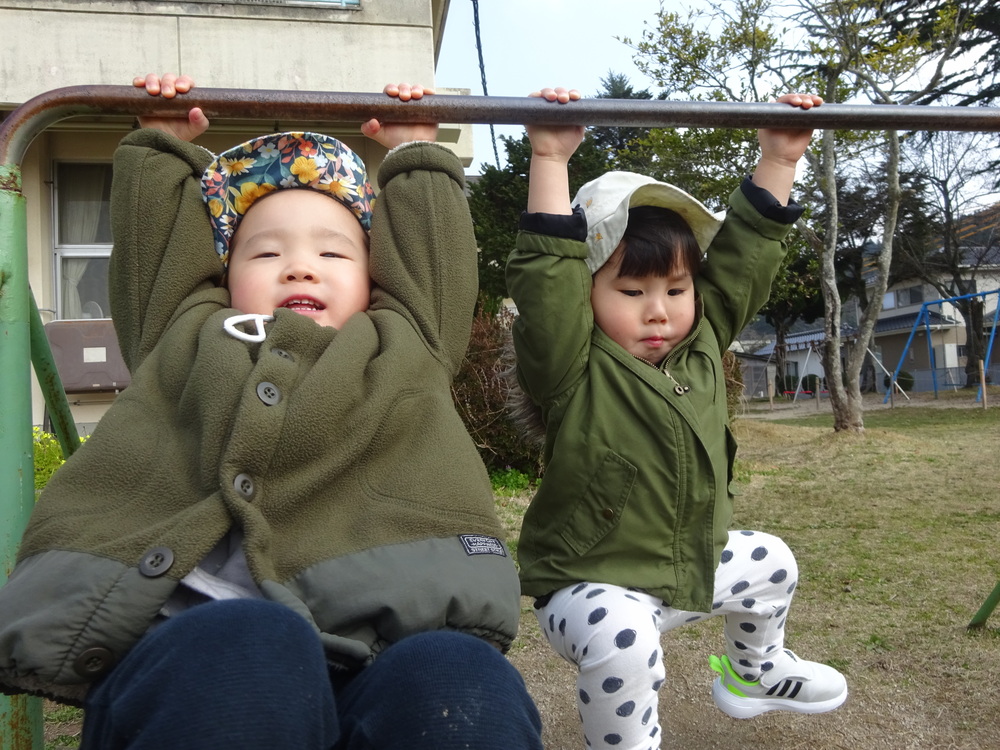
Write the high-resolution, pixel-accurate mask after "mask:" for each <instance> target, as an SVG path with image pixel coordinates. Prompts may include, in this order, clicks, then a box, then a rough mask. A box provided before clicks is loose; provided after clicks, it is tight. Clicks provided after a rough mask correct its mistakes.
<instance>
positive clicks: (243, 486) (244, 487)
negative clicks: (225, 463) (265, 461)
mask: <svg viewBox="0 0 1000 750" xmlns="http://www.w3.org/2000/svg"><path fill="white" fill-rule="evenodd" d="M233 487H235V488H236V491H237V492H239V493H240V494H241V495H242V496H243V497H245V498H246V499H247V500H249V499H250V498H251V497H253V491H254V486H253V479H251V477H250V475H249V474H237V475H236V479H234V480H233Z"/></svg>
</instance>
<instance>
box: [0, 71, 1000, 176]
mask: <svg viewBox="0 0 1000 750" xmlns="http://www.w3.org/2000/svg"><path fill="white" fill-rule="evenodd" d="M193 106H198V107H201V108H202V109H204V110H205V113H206V114H207V115H208V116H209V117H210V118H212V117H228V118H237V119H252V120H254V119H260V120H273V119H275V117H280V118H282V119H292V120H321V121H329V122H361V121H362V120H365V119H368V118H369V117H377V118H379V119H382V120H386V121H392V120H401V119H406V120H409V121H422V122H447V123H491V124H498V125H517V124H524V123H537V124H577V125H610V126H626V127H708V128H759V127H807V128H813V129H816V130H823V129H833V130H970V131H976V130H979V131H1000V108H996V107H939V106H925V105H902V106H894V105H875V104H826V105H824V106H822V107H818V108H816V109H812V110H808V111H804V110H799V109H794V108H792V107H788V106H786V105H783V104H774V103H765V104H747V103H740V102H680V101H649V100H637V99H581V100H580V101H577V102H572V103H571V104H568V105H556V104H552V103H550V102H546V101H544V100H541V99H532V98H529V97H526V96H525V97H504V96H430V97H426V98H424V99H421V100H420V101H414V102H400V101H396V100H394V99H390V98H388V97H386V96H384V95H383V94H358V93H344V92H318V91H270V90H262V89H211V88H196V89H194V90H193V91H192V92H191V93H189V94H185V95H183V96H179V97H177V98H176V99H172V100H166V99H163V98H161V97H152V96H149V95H148V94H146V93H145V91H143V90H141V89H137V88H134V87H131V86H68V87H66V88H61V89H54V90H52V91H48V92H46V93H44V94H41V95H39V96H36V97H35V98H34V99H31V100H30V101H28V102H25V103H24V104H23V105H21V106H20V107H18V108H17V109H16V110H15V111H14V112H13V113H11V115H10V117H8V118H7V120H5V121H4V122H3V123H2V124H0V164H6V163H10V162H17V163H20V161H21V159H22V158H23V156H24V152H25V151H26V149H27V147H28V144H29V143H30V142H31V140H32V139H33V138H34V137H35V135H37V134H38V133H39V132H41V131H42V130H44V129H45V128H46V127H48V126H49V125H51V124H53V123H55V122H58V121H59V120H62V119H65V118H67V117H73V116H78V115H87V114H104V115H164V114H177V112H178V111H179V110H186V109H188V108H190V107H193ZM29 122H30V123H31V127H25V125H26V124H27V123H29Z"/></svg>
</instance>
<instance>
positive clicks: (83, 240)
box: [55, 162, 111, 320]
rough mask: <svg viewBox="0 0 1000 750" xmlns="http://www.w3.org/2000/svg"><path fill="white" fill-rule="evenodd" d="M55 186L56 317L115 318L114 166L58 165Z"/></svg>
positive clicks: (66, 163)
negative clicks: (111, 264)
mask: <svg viewBox="0 0 1000 750" xmlns="http://www.w3.org/2000/svg"><path fill="white" fill-rule="evenodd" d="M55 187H56V200H55V205H56V218H55V221H56V231H55V236H56V246H55V275H56V294H57V300H58V302H57V309H56V312H57V314H58V317H59V318H61V319H70V320H72V319H80V318H108V317H111V312H110V305H109V304H108V259H109V258H110V256H111V220H110V215H109V210H108V209H109V207H110V201H111V165H110V164H78V163H68V162H65V163H60V164H57V165H56V186H55Z"/></svg>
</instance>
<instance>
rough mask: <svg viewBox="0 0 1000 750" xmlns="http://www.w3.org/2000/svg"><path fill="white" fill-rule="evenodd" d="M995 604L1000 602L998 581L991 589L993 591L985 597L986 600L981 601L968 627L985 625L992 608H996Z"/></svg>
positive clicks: (972, 628)
mask: <svg viewBox="0 0 1000 750" xmlns="http://www.w3.org/2000/svg"><path fill="white" fill-rule="evenodd" d="M997 604H1000V583H998V584H997V586H996V588H995V589H993V593H992V594H990V595H989V596H988V597H986V601H985V602H983V606H982V607H980V608H979V611H978V612H976V614H975V616H974V617H973V618H972V622H970V623H969V625H968V627H969V628H970V629H971V630H976V629H978V628H981V627H983V626H985V625H986V620H987V619H988V618H989V616H990V615H991V614H993V610H994V609H996V607H997Z"/></svg>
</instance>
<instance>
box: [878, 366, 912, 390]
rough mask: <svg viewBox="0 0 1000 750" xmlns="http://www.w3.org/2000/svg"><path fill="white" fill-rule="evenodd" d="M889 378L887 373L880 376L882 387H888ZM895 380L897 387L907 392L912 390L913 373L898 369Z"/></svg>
mask: <svg viewBox="0 0 1000 750" xmlns="http://www.w3.org/2000/svg"><path fill="white" fill-rule="evenodd" d="M889 380H890V378H889V376H888V375H886V376H885V377H884V378H882V386H883V387H884V388H888V387H889ZM896 382H897V383H898V384H899V387H900V388H902V389H903V390H904V391H906V392H907V393H909V392H910V391H912V390H913V375H911V374H910V373H908V372H907V371H906V370H900V371H899V374H898V375H896Z"/></svg>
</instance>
